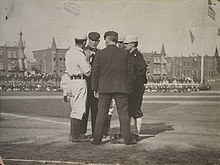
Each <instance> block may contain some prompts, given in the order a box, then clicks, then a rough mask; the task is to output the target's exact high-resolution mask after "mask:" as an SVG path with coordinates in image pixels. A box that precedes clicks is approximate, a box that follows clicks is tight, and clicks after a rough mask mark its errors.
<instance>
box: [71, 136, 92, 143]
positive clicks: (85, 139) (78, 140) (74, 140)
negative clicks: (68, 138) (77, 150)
mask: <svg viewBox="0 0 220 165" xmlns="http://www.w3.org/2000/svg"><path fill="white" fill-rule="evenodd" d="M72 142H90V140H89V139H87V138H81V137H79V138H77V139H75V138H73V139H72Z"/></svg>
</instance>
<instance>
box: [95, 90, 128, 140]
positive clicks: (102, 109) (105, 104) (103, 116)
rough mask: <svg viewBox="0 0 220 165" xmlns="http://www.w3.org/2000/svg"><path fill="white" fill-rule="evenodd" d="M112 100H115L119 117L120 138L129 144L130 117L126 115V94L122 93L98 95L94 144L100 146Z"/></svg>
mask: <svg viewBox="0 0 220 165" xmlns="http://www.w3.org/2000/svg"><path fill="white" fill-rule="evenodd" d="M112 98H114V99H115V102H116V106H117V111H118V115H119V121H120V127H121V132H122V137H123V139H124V141H125V143H129V142H131V140H132V138H131V129H130V117H129V113H128V94H122V93H109V94H108V93H105V94H104V93H99V101H98V114H97V118H96V125H95V133H94V143H95V144H100V143H101V141H102V137H103V133H104V130H105V121H106V120H107V117H108V111H109V107H110V103H111V100H112Z"/></svg>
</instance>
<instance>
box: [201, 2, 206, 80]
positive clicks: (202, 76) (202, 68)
mask: <svg viewBox="0 0 220 165" xmlns="http://www.w3.org/2000/svg"><path fill="white" fill-rule="evenodd" d="M204 4H205V5H204V7H205V10H204V17H203V23H202V24H203V25H202V29H203V32H202V37H203V49H202V54H201V81H200V83H201V84H203V83H204V55H205V54H204V53H205V26H206V25H205V20H206V17H207V13H206V11H207V4H208V2H207V0H204Z"/></svg>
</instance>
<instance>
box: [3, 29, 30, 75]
mask: <svg viewBox="0 0 220 165" xmlns="http://www.w3.org/2000/svg"><path fill="white" fill-rule="evenodd" d="M19 35H20V38H19V42H18V46H7V45H6V44H5V46H0V74H3V75H7V74H17V75H24V72H25V71H26V70H27V62H26V56H25V54H24V49H25V46H24V43H23V41H22V32H20V34H19Z"/></svg>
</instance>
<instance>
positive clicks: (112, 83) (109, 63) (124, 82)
mask: <svg viewBox="0 0 220 165" xmlns="http://www.w3.org/2000/svg"><path fill="white" fill-rule="evenodd" d="M127 66H128V54H127V52H126V51H125V50H124V49H122V48H118V47H117V46H116V45H108V46H107V47H106V48H104V49H102V50H99V51H97V52H96V56H95V59H94V62H93V65H92V90H93V91H99V93H127V94H129V93H130V92H131V87H130V84H129V80H128V67H127Z"/></svg>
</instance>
